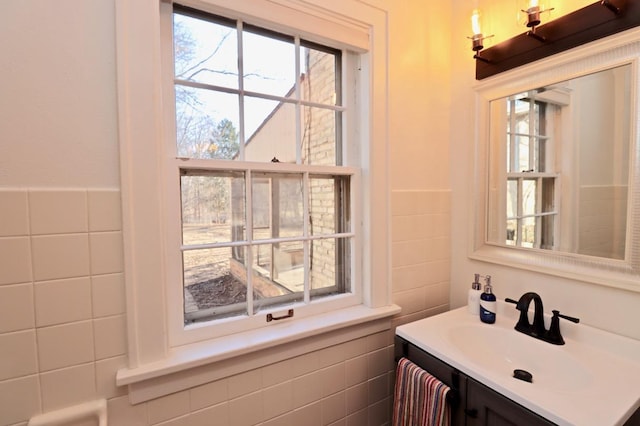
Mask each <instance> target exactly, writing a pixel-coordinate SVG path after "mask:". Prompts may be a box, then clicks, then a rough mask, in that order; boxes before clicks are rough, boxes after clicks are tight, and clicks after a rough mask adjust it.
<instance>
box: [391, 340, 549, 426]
mask: <svg viewBox="0 0 640 426" xmlns="http://www.w3.org/2000/svg"><path fill="white" fill-rule="evenodd" d="M395 356H396V359H400V357H405V358H407V359H409V360H411V361H412V362H414V363H415V364H417V365H418V366H420V367H421V368H423V369H424V370H426V371H428V372H429V373H430V374H431V375H433V376H435V377H437V378H438V379H439V380H440V381H442V382H443V383H445V384H446V385H447V386H449V387H450V388H451V389H452V392H450V401H449V402H450V405H451V425H452V426H550V425H554V423H552V422H550V421H548V420H546V419H545V418H543V417H541V416H540V415H538V414H536V413H534V412H533V411H531V410H529V409H527V408H525V407H523V406H522V405H520V404H518V403H516V402H514V401H512V400H510V399H509V398H507V397H505V396H503V395H501V394H500V393H498V392H496V391H494V390H493V389H490V388H488V387H487V386H485V385H483V384H482V383H480V382H478V381H476V380H474V379H472V378H471V377H469V376H467V375H466V374H464V373H462V372H461V371H458V370H457V369H455V368H453V367H451V366H450V365H448V364H447V363H445V362H443V361H441V360H439V359H438V358H436V357H434V356H432V355H430V354H428V353H427V352H425V351H423V350H422V349H420V348H418V347H417V346H415V345H413V344H411V343H409V342H407V341H406V340H404V339H403V338H401V337H398V336H396V341H395Z"/></svg>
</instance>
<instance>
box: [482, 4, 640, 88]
mask: <svg viewBox="0 0 640 426" xmlns="http://www.w3.org/2000/svg"><path fill="white" fill-rule="evenodd" d="M519 1H525V0H519ZM521 5H522V7H521V8H520V9H521V10H522V12H523V13H525V14H526V25H527V27H528V28H530V30H529V31H527V32H525V33H523V34H520V35H517V36H515V37H513V38H511V39H509V40H505V41H504V42H501V43H499V44H496V45H494V46H491V47H490V48H487V49H484V50H482V49H483V43H482V40H483V39H484V38H486V37H484V36H483V35H482V33H481V32H480V31H478V32H476V31H475V28H474V36H473V37H470V38H471V40H472V42H473V45H472V49H473V50H474V51H476V52H478V53H476V55H475V56H474V57H475V58H476V59H481V60H479V61H476V80H482V79H484V78H487V77H491V76H493V75H496V74H499V73H501V72H505V71H508V70H510V69H513V68H516V67H519V66H522V65H525V64H528V63H531V62H534V61H537V60H539V59H543V58H546V57H548V56H551V55H555V54H557V53H561V52H564V51H566V50H569V49H572V48H574V47H577V46H580V45H583V44H585V43H589V42H592V41H595V40H598V39H600V38H603V37H607V36H610V35H613V34H616V33H619V32H621V31H624V30H628V29H630V28H634V27H637V26H640V0H599V1H597V2H595V3H592V4H590V5H588V6H586V7H583V8H582V9H578V10H576V11H575V12H571V13H569V14H567V15H564V16H561V17H559V18H557V19H554V20H553V21H549V22H548V23H545V24H543V25H541V24H540V23H541V19H540V14H541V13H544V12H547V11H550V10H552V9H545V8H544V7H542V6H541V5H540V3H539V2H538V0H526V3H522V4H521ZM472 22H473V21H472ZM541 42H542V43H541ZM480 50H482V57H481V58H480V57H479V52H480Z"/></svg>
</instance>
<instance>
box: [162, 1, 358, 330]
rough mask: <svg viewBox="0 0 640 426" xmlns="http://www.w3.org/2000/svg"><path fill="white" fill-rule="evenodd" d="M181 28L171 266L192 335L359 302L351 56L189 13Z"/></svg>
mask: <svg viewBox="0 0 640 426" xmlns="http://www.w3.org/2000/svg"><path fill="white" fill-rule="evenodd" d="M172 16H173V25H172V30H173V31H172V34H173V37H172V38H173V62H174V67H173V69H174V73H173V74H174V75H173V96H174V99H175V108H174V109H171V108H169V109H168V111H170V112H171V111H172V112H171V115H172V116H171V117H167V119H168V120H170V121H173V122H174V123H175V130H174V131H171V132H170V133H171V135H170V137H168V138H167V141H168V145H169V146H168V148H167V152H168V153H169V155H167V156H166V164H167V169H168V170H170V175H173V176H179V179H172V180H168V183H167V193H168V195H167V198H166V199H167V203H168V206H167V208H168V209H169V210H171V209H175V208H176V206H178V207H179V212H176V213H175V214H173V215H171V216H169V219H168V223H167V226H168V227H171V226H172V225H173V223H172V221H173V218H175V217H179V221H180V224H181V230H180V235H179V241H171V242H170V244H168V245H167V250H168V253H167V255H166V257H167V260H168V263H169V264H170V265H179V268H176V267H171V266H170V268H169V282H168V285H170V286H179V287H180V289H181V292H182V294H183V303H181V304H180V309H182V311H183V312H182V315H183V323H184V326H185V329H186V330H189V329H190V328H191V329H195V330H196V332H201V331H200V329H201V327H202V325H203V324H208V325H212V326H213V327H214V328H215V325H216V322H217V323H218V324H222V326H220V327H217V328H218V331H216V332H215V333H216V334H220V335H224V334H228V333H235V332H238V331H241V330H243V329H252V328H255V327H256V326H264V323H265V320H264V318H265V317H266V316H267V315H268V314H269V313H272V312H273V314H272V315H271V317H270V318H279V317H280V316H281V315H282V314H281V313H280V311H283V312H287V313H288V312H292V313H293V314H294V315H296V316H297V315H299V314H300V313H301V312H303V311H304V310H305V308H307V307H309V306H311V305H314V304H318V303H324V304H326V303H331V304H336V306H346V305H354V304H357V303H360V301H361V294H359V293H360V291H359V284H358V282H357V275H356V274H354V273H353V270H354V256H353V253H354V246H355V244H356V232H355V229H353V223H354V221H353V220H354V217H353V212H354V210H353V209H352V203H353V200H352V195H351V194H352V193H353V191H354V190H356V185H357V184H356V182H357V181H358V178H357V176H358V174H359V170H358V168H357V167H352V166H348V163H349V162H350V159H349V157H348V155H347V154H348V153H347V150H346V149H345V148H346V147H347V146H348V143H349V140H348V139H349V132H348V129H347V127H346V126H345V125H343V123H345V122H347V120H346V118H347V117H348V114H349V112H350V111H349V109H348V108H347V107H346V106H345V105H344V104H343V95H342V93H343V88H342V81H343V74H349V73H350V71H349V70H345V67H344V66H343V51H341V50H338V49H335V48H331V47H328V46H324V45H320V44H318V43H314V42H311V41H308V40H305V39H302V38H300V37H299V36H289V35H287V34H283V33H280V32H274V31H272V30H269V29H265V28H259V27H256V26H253V25H250V24H248V23H245V22H244V21H242V20H231V19H228V18H225V17H220V16H217V15H212V14H209V13H205V12H202V11H199V10H195V9H192V8H188V7H184V6H180V5H174V6H173V14H172ZM345 54H346V55H348V53H345ZM352 55H353V54H352ZM354 122H355V121H354ZM172 135H175V137H172ZM172 153H173V154H172ZM352 162H353V161H352ZM171 194H174V196H171ZM176 194H179V197H178V196H176ZM169 235H170V238H171V237H172V236H173V238H175V237H176V236H177V235H176V234H169ZM178 269H179V270H178ZM176 294H177V293H176ZM336 299H338V300H336ZM169 303H170V304H176V305H177V303H176V302H175V300H170V301H169ZM175 308H176V307H175V306H174V307H170V309H175ZM331 308H332V307H331V306H327V307H325V308H324V309H325V310H326V309H331ZM290 310H293V311H290ZM289 315H290V314H289ZM251 319H253V321H242V320H251ZM221 320H224V321H221ZM243 323H244V324H243ZM194 325H197V327H193V326H194Z"/></svg>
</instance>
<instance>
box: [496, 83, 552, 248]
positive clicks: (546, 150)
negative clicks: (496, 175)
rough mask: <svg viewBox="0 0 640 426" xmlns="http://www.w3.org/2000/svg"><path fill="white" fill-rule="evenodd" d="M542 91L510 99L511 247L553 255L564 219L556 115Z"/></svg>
mask: <svg viewBox="0 0 640 426" xmlns="http://www.w3.org/2000/svg"><path fill="white" fill-rule="evenodd" d="M540 98H541V96H538V94H537V92H536V91H530V92H527V93H523V94H519V95H515V96H511V97H509V98H508V99H507V105H506V114H507V129H506V131H507V138H506V140H507V147H506V153H507V164H506V168H507V192H506V193H507V200H506V244H507V245H513V246H518V247H528V248H546V249H551V248H553V247H554V244H556V242H555V241H554V235H557V234H556V233H555V232H554V231H555V228H554V227H555V226H556V223H557V220H556V218H557V217H558V213H559V212H558V208H557V206H558V203H557V198H556V192H557V191H556V187H557V185H558V184H557V182H558V179H559V178H558V175H557V171H556V170H555V168H556V167H555V155H554V152H555V147H556V146H557V141H555V140H554V137H553V136H552V135H553V134H554V129H553V126H554V120H553V117H554V114H555V113H556V110H558V109H559V107H558V106H557V105H555V104H553V103H549V102H545V101H543V100H540Z"/></svg>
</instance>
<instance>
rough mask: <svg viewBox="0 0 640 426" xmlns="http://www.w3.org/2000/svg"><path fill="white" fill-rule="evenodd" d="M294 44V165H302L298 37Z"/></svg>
mask: <svg viewBox="0 0 640 426" xmlns="http://www.w3.org/2000/svg"><path fill="white" fill-rule="evenodd" d="M294 43H295V68H296V70H295V74H294V75H295V97H296V103H295V108H296V164H302V105H301V104H300V99H301V98H302V94H301V89H302V88H301V87H300V75H301V72H302V70H301V68H300V60H301V58H300V49H301V48H300V37H298V36H296V37H295V38H294Z"/></svg>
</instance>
